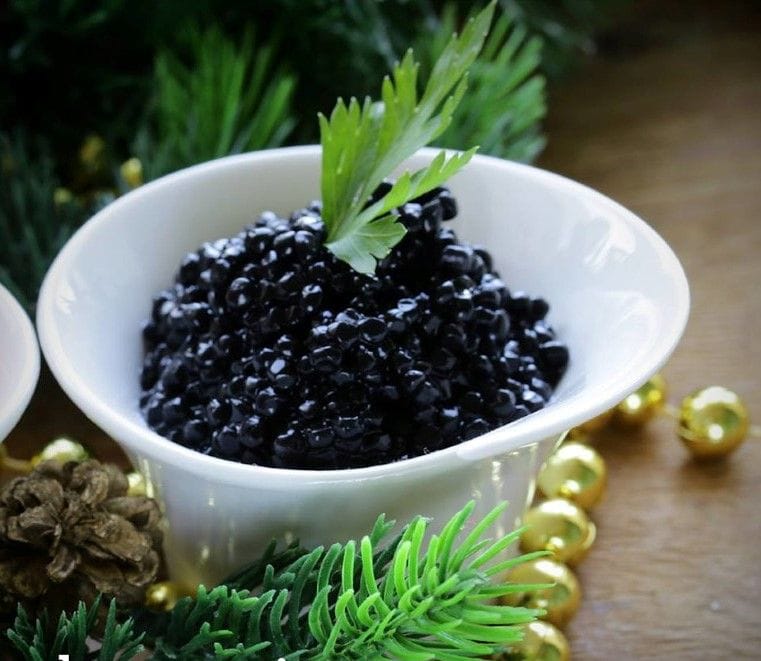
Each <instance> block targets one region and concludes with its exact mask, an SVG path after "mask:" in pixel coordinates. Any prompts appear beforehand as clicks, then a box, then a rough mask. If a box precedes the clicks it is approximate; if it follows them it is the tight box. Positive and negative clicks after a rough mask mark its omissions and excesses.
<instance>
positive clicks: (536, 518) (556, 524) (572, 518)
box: [520, 498, 596, 564]
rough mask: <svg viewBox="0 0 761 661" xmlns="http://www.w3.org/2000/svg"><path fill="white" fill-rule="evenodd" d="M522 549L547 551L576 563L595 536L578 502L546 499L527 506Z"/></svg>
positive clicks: (521, 540) (556, 557)
mask: <svg viewBox="0 0 761 661" xmlns="http://www.w3.org/2000/svg"><path fill="white" fill-rule="evenodd" d="M523 525H525V526H527V529H526V530H524V531H523V534H522V535H521V539H520V545H521V549H522V550H523V551H524V552H526V553H530V552H532V551H550V552H551V553H552V554H553V559H554V560H557V561H558V562H565V563H568V564H575V563H577V562H579V561H580V560H581V559H582V558H583V557H584V555H585V554H586V551H587V550H588V549H589V547H590V546H591V545H592V542H593V541H594V537H595V534H596V533H595V526H594V524H593V523H592V522H591V521H590V520H589V517H587V515H586V514H585V512H584V510H582V509H581V508H580V507H579V506H578V505H576V504H574V503H572V502H570V501H568V500H565V499H563V498H553V499H552V500H546V501H544V502H543V503H540V504H539V505H536V506H535V507H532V508H531V509H529V510H528V511H527V512H526V514H525V515H524V517H523Z"/></svg>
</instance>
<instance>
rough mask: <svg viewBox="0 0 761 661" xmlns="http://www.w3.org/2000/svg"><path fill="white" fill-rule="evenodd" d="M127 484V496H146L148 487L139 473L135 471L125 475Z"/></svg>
mask: <svg viewBox="0 0 761 661" xmlns="http://www.w3.org/2000/svg"><path fill="white" fill-rule="evenodd" d="M127 483H128V484H129V487H127V495H128V496H146V495H147V494H148V486H147V485H146V483H145V478H144V477H143V476H142V474H141V473H138V472H137V471H130V472H129V473H127Z"/></svg>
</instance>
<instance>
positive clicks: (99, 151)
mask: <svg viewBox="0 0 761 661" xmlns="http://www.w3.org/2000/svg"><path fill="white" fill-rule="evenodd" d="M105 154H106V142H105V140H103V138H101V137H100V136H99V135H96V134H91V135H88V136H87V137H86V138H85V139H84V142H82V145H81V146H80V148H79V162H80V163H81V164H82V165H83V166H84V167H85V168H87V169H88V170H97V169H99V168H101V167H102V166H103V160H104V158H105Z"/></svg>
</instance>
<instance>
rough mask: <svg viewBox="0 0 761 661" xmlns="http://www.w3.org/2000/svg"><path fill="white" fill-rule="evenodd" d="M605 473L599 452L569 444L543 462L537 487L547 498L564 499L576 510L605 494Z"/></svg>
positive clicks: (586, 446) (594, 501) (572, 442)
mask: <svg viewBox="0 0 761 661" xmlns="http://www.w3.org/2000/svg"><path fill="white" fill-rule="evenodd" d="M607 480H608V470H607V468H606V467H605V461H603V458H602V457H601V456H600V455H599V453H598V452H597V451H596V450H594V449H593V448H591V447H589V446H588V445H584V444H583V443H577V442H574V441H569V442H568V443H564V444H563V445H561V446H560V447H559V448H558V449H557V450H556V451H555V453H554V454H553V455H552V456H551V457H550V458H549V459H548V460H547V463H546V464H545V465H544V467H543V468H542V470H541V471H540V473H539V477H538V478H537V485H538V486H539V489H540V490H541V492H542V493H543V494H544V495H545V496H547V498H558V497H559V498H566V499H568V500H571V501H573V502H574V503H576V504H577V505H579V507H583V508H584V509H588V508H590V507H592V506H593V505H594V504H595V503H596V502H597V501H598V500H600V497H601V496H602V494H603V492H604V491H605V485H606V483H607Z"/></svg>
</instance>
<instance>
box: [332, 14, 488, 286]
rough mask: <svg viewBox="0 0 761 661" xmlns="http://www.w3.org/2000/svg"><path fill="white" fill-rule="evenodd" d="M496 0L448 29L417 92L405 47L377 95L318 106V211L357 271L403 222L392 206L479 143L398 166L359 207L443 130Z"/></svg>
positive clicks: (389, 244) (370, 266)
mask: <svg viewBox="0 0 761 661" xmlns="http://www.w3.org/2000/svg"><path fill="white" fill-rule="evenodd" d="M494 4H495V3H494V1H492V2H491V3H490V4H489V5H488V6H487V7H486V8H484V9H483V10H482V11H481V12H480V13H479V14H478V15H477V16H475V17H474V18H472V19H471V20H470V21H469V22H468V23H467V25H466V26H465V28H464V29H463V31H462V34H460V35H459V36H458V35H452V38H451V40H450V41H449V43H448V44H447V46H446V48H444V51H443V52H442V53H441V55H440V57H439V59H438V60H437V62H436V64H435V65H434V67H433V70H432V71H431V75H430V78H429V80H428V83H427V84H426V86H425V89H424V91H423V94H422V96H421V97H420V98H419V99H418V90H417V73H418V68H419V65H418V63H417V62H416V61H415V59H414V55H413V53H412V50H409V51H407V54H406V55H405V56H404V58H403V59H402V61H401V62H399V63H398V64H397V65H396V66H395V67H394V71H393V73H392V78H393V80H392V78H389V77H388V76H387V77H386V78H385V79H384V81H383V87H382V90H381V101H379V102H373V101H372V100H371V99H370V98H365V100H364V102H363V103H361V104H360V102H359V101H357V99H355V98H352V99H351V100H350V101H349V104H348V105H347V104H346V103H344V101H343V100H342V99H339V100H338V102H337V104H336V107H335V108H334V109H333V112H332V113H331V114H330V118H327V117H325V116H324V115H322V114H320V116H319V120H320V137H321V142H322V175H321V176H322V179H321V188H322V214H323V220H324V222H325V225H326V227H327V230H328V238H327V243H326V245H327V247H328V249H329V250H330V251H331V252H333V253H334V254H335V255H336V256H337V257H338V258H339V259H342V260H343V261H345V262H348V263H349V264H350V265H351V266H352V267H353V268H354V269H355V270H357V271H360V272H361V273H372V272H373V271H374V270H375V266H376V260H378V259H383V258H384V257H386V256H387V255H388V254H389V252H390V251H391V249H392V248H393V247H394V246H395V245H396V244H397V243H399V241H401V239H402V237H403V236H404V234H405V232H406V230H405V228H404V226H403V225H402V224H401V223H398V222H397V217H398V216H397V215H396V214H395V212H394V209H396V208H397V207H399V206H402V205H403V204H405V203H406V202H408V201H409V200H411V199H413V198H415V197H417V196H419V195H422V194H423V193H426V192H427V191H429V190H431V189H433V188H435V187H436V186H439V185H441V184H442V183H443V182H444V181H446V180H447V179H448V178H449V177H451V176H452V175H453V174H454V173H455V172H457V171H458V170H460V168H462V167H463V166H464V165H465V164H466V163H467V162H468V161H469V160H470V159H471V157H472V156H473V154H474V153H475V152H476V149H477V147H474V148H473V149H470V150H468V151H466V152H463V153H455V154H452V155H450V156H449V157H447V155H446V153H445V152H443V151H442V152H440V153H439V154H438V155H437V156H436V158H435V159H434V160H433V161H432V162H431V163H430V165H428V166H427V167H425V168H423V169H421V170H418V171H416V172H413V173H410V172H405V173H404V174H402V175H401V176H400V177H399V179H397V181H396V183H394V185H393V186H392V188H391V190H389V191H388V192H387V193H386V194H385V195H384V196H383V197H382V198H381V199H380V200H378V201H377V202H375V203H374V204H372V205H370V206H369V207H368V208H366V209H364V208H363V207H364V206H365V204H366V203H367V200H368V198H369V197H370V195H371V194H372V192H373V191H374V190H375V189H376V188H377V187H378V185H379V184H380V183H381V182H382V181H383V179H385V178H386V177H388V176H389V175H390V174H391V173H392V172H393V171H394V170H395V169H396V168H397V167H399V165H400V164H401V163H403V162H404V161H405V160H406V159H408V158H409V157H410V156H412V155H413V154H414V153H415V152H416V151H417V150H418V149H420V148H421V147H424V146H425V145H427V144H428V143H429V142H431V141H432V140H434V139H435V138H436V137H438V136H439V135H441V134H442V133H443V132H444V131H445V130H446V128H447V126H449V123H450V121H451V119H452V114H453V113H454V110H455V108H456V107H457V105H458V103H459V102H460V100H461V99H462V97H463V94H465V89H466V87H467V70H468V68H469V67H470V65H471V64H472V63H473V61H474V60H475V59H476V57H477V56H478V53H479V52H480V50H481V47H482V46H483V43H484V39H485V37H486V34H487V32H488V30H489V25H490V24H491V19H492V14H493V13H494Z"/></svg>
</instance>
